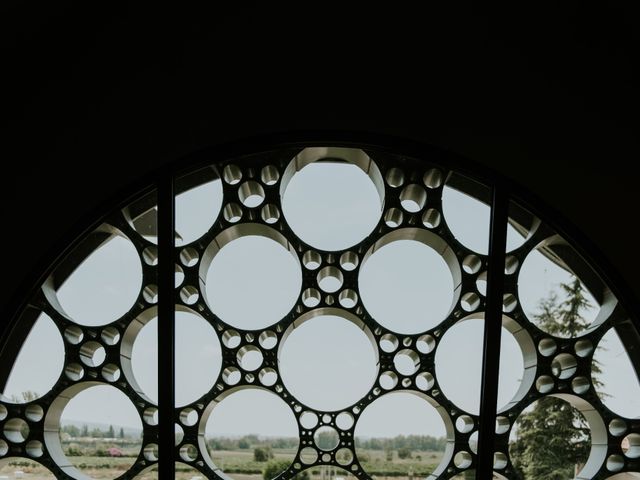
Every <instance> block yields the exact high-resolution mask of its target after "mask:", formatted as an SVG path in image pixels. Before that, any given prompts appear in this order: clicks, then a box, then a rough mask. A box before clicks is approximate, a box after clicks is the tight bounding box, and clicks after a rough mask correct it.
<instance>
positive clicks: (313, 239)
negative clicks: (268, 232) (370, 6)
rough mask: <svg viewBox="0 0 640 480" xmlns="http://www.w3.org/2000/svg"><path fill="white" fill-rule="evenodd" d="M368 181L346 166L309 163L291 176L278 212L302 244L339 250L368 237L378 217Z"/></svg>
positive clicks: (374, 194) (378, 207) (377, 205)
mask: <svg viewBox="0 0 640 480" xmlns="http://www.w3.org/2000/svg"><path fill="white" fill-rule="evenodd" d="M381 209H382V205H381V201H380V196H379V194H378V191H377V190H376V186H375V185H374V183H373V182H372V181H371V178H369V176H368V175H367V174H366V173H365V172H364V171H363V170H362V169H361V168H359V167H358V166H356V165H353V164H350V163H345V162H341V163H329V162H321V163H311V164H309V165H307V166H305V167H304V168H303V169H302V170H300V171H298V172H297V173H295V174H294V175H293V177H292V178H291V180H290V181H289V184H288V185H287V187H286V189H285V191H284V195H283V198H282V211H283V213H284V216H285V218H286V220H287V223H288V224H289V225H290V226H291V228H292V230H293V231H294V233H295V234H296V235H298V237H300V238H301V239H302V240H303V241H305V242H306V243H308V244H309V245H312V246H313V247H316V248H319V249H322V250H332V251H333V250H341V249H344V248H349V247H350V246H352V245H355V244H356V243H358V242H360V241H362V240H363V239H364V238H365V237H366V236H367V235H369V234H370V233H371V232H372V231H373V229H374V227H375V226H376V224H377V223H378V221H379V220H380V215H381Z"/></svg>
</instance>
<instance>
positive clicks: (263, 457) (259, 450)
mask: <svg viewBox="0 0 640 480" xmlns="http://www.w3.org/2000/svg"><path fill="white" fill-rule="evenodd" d="M272 458H273V452H272V451H271V448H269V447H256V448H254V449H253V461H254V462H266V461H268V460H270V459H272Z"/></svg>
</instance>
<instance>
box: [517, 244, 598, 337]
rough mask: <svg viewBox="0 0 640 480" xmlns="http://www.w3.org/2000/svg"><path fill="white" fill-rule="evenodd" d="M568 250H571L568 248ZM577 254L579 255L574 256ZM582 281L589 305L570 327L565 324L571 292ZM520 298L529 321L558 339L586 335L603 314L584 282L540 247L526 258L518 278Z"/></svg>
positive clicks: (573, 253)
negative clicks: (600, 312) (565, 314)
mask: <svg viewBox="0 0 640 480" xmlns="http://www.w3.org/2000/svg"><path fill="white" fill-rule="evenodd" d="M564 248H565V250H566V249H569V247H566V246H565V247H564ZM571 255H572V256H573V255H576V253H575V252H572V254H571ZM576 281H578V282H579V288H580V293H581V294H582V295H583V296H584V299H585V301H586V302H587V304H586V305H584V306H583V307H581V308H580V309H579V311H578V314H579V315H578V317H579V318H578V319H577V320H576V321H574V322H572V324H571V326H568V325H567V324H566V322H565V323H563V322H562V319H563V317H564V313H563V312H566V311H567V310H568V308H569V305H566V304H564V302H566V301H570V300H572V299H573V298H574V297H573V295H572V294H570V293H569V292H567V288H568V287H573V286H574V282H576ZM518 296H519V298H520V305H521V306H522V310H523V311H524V313H525V314H526V316H527V318H528V319H529V320H530V321H531V322H532V323H534V324H535V325H536V326H538V328H540V329H541V330H543V331H545V332H547V333H550V334H553V335H555V336H557V337H564V338H568V337H575V336H578V335H580V334H581V333H583V332H584V331H585V330H587V328H588V327H589V326H590V324H591V323H592V322H593V320H594V319H595V318H596V316H597V314H598V312H599V311H600V306H599V305H598V303H597V301H596V300H595V299H594V298H593V296H592V295H591V294H590V293H589V291H588V290H587V288H586V286H585V285H584V283H582V282H581V281H580V280H579V279H578V278H577V277H575V276H574V275H573V274H572V273H570V272H568V271H567V270H566V269H564V268H563V267H561V266H560V265H558V264H557V263H555V262H554V261H552V260H551V259H550V258H549V256H547V255H545V254H544V253H543V250H542V249H540V248H537V249H534V250H532V251H531V252H530V253H529V254H528V255H527V257H526V258H525V260H524V262H523V264H522V267H521V269H520V274H519V276H518Z"/></svg>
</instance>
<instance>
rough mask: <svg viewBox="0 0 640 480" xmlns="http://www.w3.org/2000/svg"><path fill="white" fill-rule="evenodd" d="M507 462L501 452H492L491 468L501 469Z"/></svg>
mask: <svg viewBox="0 0 640 480" xmlns="http://www.w3.org/2000/svg"><path fill="white" fill-rule="evenodd" d="M508 463H509V461H508V459H507V456H506V455H505V454H504V453H502V452H496V453H494V454H493V468H495V469H496V470H502V469H503V468H505V467H506V466H507V464H508Z"/></svg>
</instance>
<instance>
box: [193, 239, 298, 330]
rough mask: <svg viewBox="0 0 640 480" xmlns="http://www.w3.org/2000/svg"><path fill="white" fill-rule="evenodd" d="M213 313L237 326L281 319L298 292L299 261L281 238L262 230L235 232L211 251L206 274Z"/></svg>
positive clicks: (248, 327)
mask: <svg viewBox="0 0 640 480" xmlns="http://www.w3.org/2000/svg"><path fill="white" fill-rule="evenodd" d="M205 282H206V286H205V294H206V299H207V302H208V304H209V306H210V307H211V310H212V311H213V313H215V314H216V315H217V316H218V317H220V318H221V319H222V320H224V321H225V322H227V323H229V324H231V325H233V326H234V327H237V328H241V329H245V330H254V329H259V328H264V327H266V326H269V325H271V324H273V323H275V322H277V321H279V320H281V319H282V318H283V317H284V316H285V315H286V314H287V313H289V311H290V310H291V308H292V307H293V306H294V304H295V302H296V300H297V299H298V296H299V295H300V286H301V285H302V274H301V271H300V263H299V262H298V260H297V259H296V258H294V257H293V255H292V254H291V252H289V251H288V250H287V249H285V248H284V247H283V246H282V245H281V244H280V243H279V242H277V241H275V240H272V239H270V238H266V237H263V236H258V235H250V236H243V237H240V238H236V239H235V240H232V241H230V242H229V243H227V244H226V245H224V246H223V247H222V248H221V249H220V250H219V251H218V252H217V253H216V254H215V256H214V257H213V260H212V261H211V265H210V266H209V269H208V270H207V272H206V277H205Z"/></svg>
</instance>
